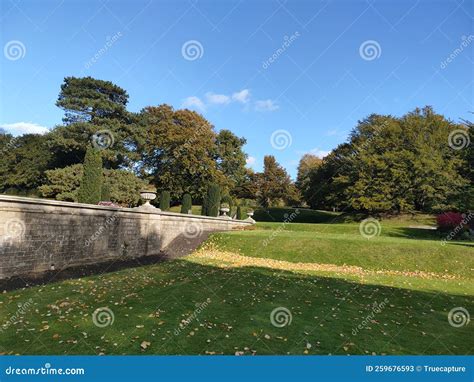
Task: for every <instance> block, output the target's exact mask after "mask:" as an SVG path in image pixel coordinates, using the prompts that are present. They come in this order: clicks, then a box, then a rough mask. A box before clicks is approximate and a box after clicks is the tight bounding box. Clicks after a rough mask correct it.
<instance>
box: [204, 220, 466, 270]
mask: <svg viewBox="0 0 474 382" xmlns="http://www.w3.org/2000/svg"><path fill="white" fill-rule="evenodd" d="M212 240H214V241H215V242H216V243H217V244H218V246H219V247H220V248H222V249H225V250H229V251H236V252H240V253H241V254H244V255H246V256H255V257H261V258H273V259H277V260H285V261H292V262H316V263H325V264H337V265H357V266H361V267H363V268H366V269H374V270H380V269H386V270H400V271H416V270H423V271H427V272H436V273H448V274H452V275H457V276H461V277H464V278H474V275H473V272H472V270H473V269H474V246H473V244H472V243H468V242H457V241H451V242H448V243H447V244H446V245H445V246H443V245H441V240H440V238H439V236H438V234H437V233H436V232H433V231H429V230H424V229H418V228H408V227H403V226H400V224H399V223H398V222H397V223H390V222H382V231H381V235H380V236H378V237H374V238H371V239H366V238H364V237H363V236H362V235H361V234H360V233H359V225H358V224H356V223H353V224H314V225H312V224H286V225H282V224H279V223H259V224H257V229H256V230H254V231H238V232H232V233H225V234H216V235H214V237H213V239H212Z"/></svg>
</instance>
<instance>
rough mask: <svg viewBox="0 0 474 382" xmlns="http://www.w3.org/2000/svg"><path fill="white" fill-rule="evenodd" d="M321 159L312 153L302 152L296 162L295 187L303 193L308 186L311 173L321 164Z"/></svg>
mask: <svg viewBox="0 0 474 382" xmlns="http://www.w3.org/2000/svg"><path fill="white" fill-rule="evenodd" d="M322 162H323V160H322V159H321V158H319V157H317V156H316V155H313V154H304V155H303V156H302V157H301V159H300V162H299V164H298V173H297V175H296V182H295V186H296V188H297V189H298V190H299V191H300V192H301V194H305V193H306V192H307V190H308V187H309V182H310V176H311V173H313V172H314V171H316V169H317V168H318V167H319V166H321V163H322Z"/></svg>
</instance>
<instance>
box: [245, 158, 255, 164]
mask: <svg viewBox="0 0 474 382" xmlns="http://www.w3.org/2000/svg"><path fill="white" fill-rule="evenodd" d="M256 161H257V160H256V159H255V157H252V156H249V157H247V159H246V161H245V162H246V163H247V165H248V166H252V165H254V164H255V162H256Z"/></svg>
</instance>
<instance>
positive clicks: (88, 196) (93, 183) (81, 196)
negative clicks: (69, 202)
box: [78, 146, 103, 204]
mask: <svg viewBox="0 0 474 382" xmlns="http://www.w3.org/2000/svg"><path fill="white" fill-rule="evenodd" d="M102 177H103V174H102V158H101V156H100V152H99V151H98V150H96V149H94V148H93V147H92V146H90V147H88V148H87V151H86V156H85V158H84V174H83V176H82V181H81V186H80V188H79V192H78V201H79V203H87V204H97V203H99V202H100V197H101V192H102Z"/></svg>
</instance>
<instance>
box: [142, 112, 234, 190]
mask: <svg viewBox="0 0 474 382" xmlns="http://www.w3.org/2000/svg"><path fill="white" fill-rule="evenodd" d="M140 118H141V124H142V126H141V129H142V131H143V132H144V136H143V139H142V140H141V141H140V144H139V151H140V153H141V155H142V159H141V161H140V163H139V171H140V173H141V174H143V175H146V176H150V177H151V179H152V181H153V183H154V184H155V186H156V187H157V188H161V189H163V188H166V189H168V190H170V191H171V192H172V196H173V198H180V197H181V195H183V194H184V193H189V194H191V196H192V197H193V198H196V199H197V198H199V197H200V196H201V195H203V194H204V193H205V191H206V185H207V184H210V183H218V184H220V185H224V184H225V183H226V180H225V176H224V174H223V173H222V171H220V170H219V169H218V168H217V163H216V160H215V155H214V153H215V150H216V143H215V141H216V133H215V132H214V129H213V126H212V125H211V124H210V123H209V122H208V121H207V120H206V119H205V118H204V117H202V116H201V115H199V114H198V113H196V112H194V111H190V110H174V109H173V108H172V107H171V106H168V105H161V106H158V107H147V108H145V109H143V110H142V112H141V114H140Z"/></svg>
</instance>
